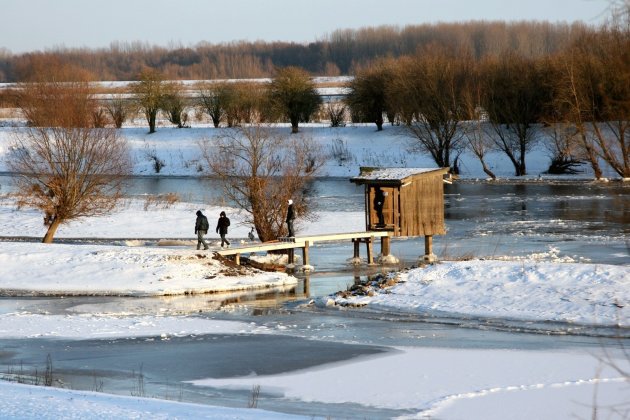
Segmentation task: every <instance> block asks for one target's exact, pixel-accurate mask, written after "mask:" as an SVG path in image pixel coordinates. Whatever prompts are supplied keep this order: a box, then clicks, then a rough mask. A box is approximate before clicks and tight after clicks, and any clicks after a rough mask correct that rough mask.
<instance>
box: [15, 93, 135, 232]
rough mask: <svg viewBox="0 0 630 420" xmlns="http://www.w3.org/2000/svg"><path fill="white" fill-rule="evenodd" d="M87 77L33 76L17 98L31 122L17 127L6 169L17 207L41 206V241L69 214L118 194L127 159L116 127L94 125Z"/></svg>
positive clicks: (106, 206)
mask: <svg viewBox="0 0 630 420" xmlns="http://www.w3.org/2000/svg"><path fill="white" fill-rule="evenodd" d="M94 102H95V101H94V100H93V97H92V94H91V91H90V89H89V85H88V84H87V82H70V81H64V82H34V83H30V84H27V85H25V86H23V89H22V90H21V93H20V98H19V103H20V105H21V108H22V110H23V112H24V113H25V114H27V115H28V118H29V120H30V121H31V122H39V124H37V125H33V124H31V125H29V126H28V127H25V128H19V129H16V131H15V132H14V134H13V142H12V145H11V151H10V155H9V161H8V166H9V169H10V170H11V171H12V172H14V173H15V174H16V181H15V182H16V184H17V191H18V192H17V193H16V196H17V204H18V207H21V206H29V207H34V208H37V209H40V210H42V211H43V212H44V224H45V226H47V231H46V234H45V235H44V239H43V242H45V243H50V242H52V241H53V238H54V235H55V233H56V231H57V228H58V227H59V226H60V225H61V224H63V223H66V222H68V221H70V220H74V219H77V218H81V217H88V216H98V215H102V214H106V213H108V212H109V211H111V210H112V209H113V208H114V207H115V205H116V203H117V201H118V199H119V198H120V197H121V190H122V183H123V181H124V177H125V176H126V175H128V174H129V173H130V168H131V163H130V162H131V160H130V158H129V152H128V149H127V146H126V143H125V140H124V138H122V137H120V136H119V135H118V132H117V130H116V129H114V128H95V127H94V125H93V120H92V119H91V113H92V107H91V104H94Z"/></svg>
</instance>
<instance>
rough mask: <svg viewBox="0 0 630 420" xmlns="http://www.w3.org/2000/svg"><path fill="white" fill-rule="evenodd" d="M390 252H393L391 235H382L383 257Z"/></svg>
mask: <svg viewBox="0 0 630 420" xmlns="http://www.w3.org/2000/svg"><path fill="white" fill-rule="evenodd" d="M390 252H391V249H390V237H389V236H382V237H381V254H382V255H383V257H387V256H388V255H389V253H390Z"/></svg>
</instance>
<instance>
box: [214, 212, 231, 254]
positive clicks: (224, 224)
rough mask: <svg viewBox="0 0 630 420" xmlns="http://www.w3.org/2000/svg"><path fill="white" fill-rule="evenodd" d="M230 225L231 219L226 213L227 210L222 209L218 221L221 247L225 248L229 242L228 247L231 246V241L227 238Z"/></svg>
mask: <svg viewBox="0 0 630 420" xmlns="http://www.w3.org/2000/svg"><path fill="white" fill-rule="evenodd" d="M228 226H230V219H228V217H227V216H226V215H225V212H224V211H222V212H221V214H220V215H219V220H218V221H217V229H216V231H217V233H218V234H219V235H221V248H223V245H224V244H227V246H228V248H229V247H230V242H229V241H228V240H227V239H225V235H227V233H228Z"/></svg>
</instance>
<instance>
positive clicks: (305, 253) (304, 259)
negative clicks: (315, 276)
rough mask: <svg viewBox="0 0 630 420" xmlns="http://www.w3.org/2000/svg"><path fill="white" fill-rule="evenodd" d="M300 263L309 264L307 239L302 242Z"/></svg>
mask: <svg viewBox="0 0 630 420" xmlns="http://www.w3.org/2000/svg"><path fill="white" fill-rule="evenodd" d="M302 264H304V265H309V263H308V241H306V242H304V247H303V248H302Z"/></svg>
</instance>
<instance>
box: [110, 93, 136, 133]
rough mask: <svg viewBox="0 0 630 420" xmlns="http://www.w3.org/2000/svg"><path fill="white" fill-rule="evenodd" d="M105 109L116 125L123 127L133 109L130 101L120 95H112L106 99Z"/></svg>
mask: <svg viewBox="0 0 630 420" xmlns="http://www.w3.org/2000/svg"><path fill="white" fill-rule="evenodd" d="M105 109H107V113H108V114H109V117H110V118H111V120H112V122H113V123H114V127H116V128H122V125H123V123H124V122H125V120H126V119H127V116H128V115H129V113H130V112H131V111H132V106H131V105H130V104H129V101H128V100H127V99H125V98H123V97H121V96H119V95H112V96H111V97H110V98H108V99H106V102H105Z"/></svg>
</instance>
